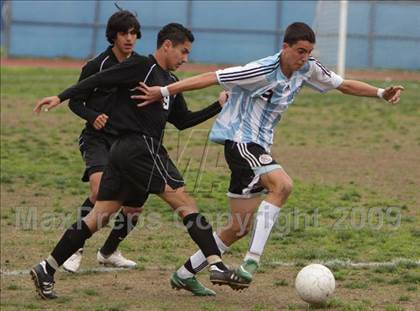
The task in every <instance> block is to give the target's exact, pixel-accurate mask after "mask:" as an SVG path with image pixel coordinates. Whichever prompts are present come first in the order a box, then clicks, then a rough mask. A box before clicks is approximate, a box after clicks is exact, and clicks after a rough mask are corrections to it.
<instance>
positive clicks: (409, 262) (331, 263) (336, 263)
mask: <svg viewBox="0 0 420 311" xmlns="http://www.w3.org/2000/svg"><path fill="white" fill-rule="evenodd" d="M309 263H320V264H323V265H325V266H328V267H330V268H334V267H342V268H355V269H357V268H376V267H398V266H402V267H404V266H405V267H420V260H413V259H406V258H397V259H393V260H391V261H385V262H353V261H351V260H340V259H332V260H326V261H311V262H306V263H302V262H283V261H272V262H268V263H265V264H264V266H269V267H270V266H271V267H294V266H301V265H302V264H304V265H306V264H309ZM146 269H147V270H160V271H162V270H170V271H171V270H173V269H175V267H169V266H168V267H164V266H156V267H147V268H146ZM123 270H130V269H125V268H110V267H99V268H90V269H80V271H79V272H78V273H80V274H83V273H99V272H102V273H105V272H115V271H123ZM0 274H1V276H2V277H3V276H18V275H27V274H29V270H11V271H8V270H0Z"/></svg>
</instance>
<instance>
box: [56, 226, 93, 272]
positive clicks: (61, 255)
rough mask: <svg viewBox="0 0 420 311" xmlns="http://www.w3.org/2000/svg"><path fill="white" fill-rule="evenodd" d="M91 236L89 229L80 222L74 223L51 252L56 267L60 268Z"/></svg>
mask: <svg viewBox="0 0 420 311" xmlns="http://www.w3.org/2000/svg"><path fill="white" fill-rule="evenodd" d="M91 236H92V233H91V232H90V229H89V227H88V226H87V225H86V223H85V222H84V221H83V220H82V221H80V222H75V223H74V224H72V225H71V226H70V228H68V229H67V230H66V232H64V234H63V236H62V237H61V239H60V241H58V243H57V245H56V246H55V248H54V249H53V251H52V252H51V257H53V258H54V260H55V262H56V263H57V266H58V267H60V266H61V265H62V264H63V263H64V262H65V261H66V260H67V259H68V258H69V257H70V256H71V255H73V254H74V253H75V252H76V251H77V250H78V249H79V248H81V247H82V246H83V244H84V243H85V241H86V240H87V239H89V238H90V237H91Z"/></svg>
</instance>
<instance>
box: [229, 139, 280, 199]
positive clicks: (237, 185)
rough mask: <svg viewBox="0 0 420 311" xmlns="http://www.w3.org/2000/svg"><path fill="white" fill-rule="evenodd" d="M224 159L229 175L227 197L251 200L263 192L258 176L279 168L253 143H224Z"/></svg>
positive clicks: (261, 148) (269, 156)
mask: <svg viewBox="0 0 420 311" xmlns="http://www.w3.org/2000/svg"><path fill="white" fill-rule="evenodd" d="M225 159H226V162H227V163H228V165H229V168H230V171H231V175H230V184H229V192H228V196H229V197H231V198H245V199H246V198H252V197H254V196H256V195H260V194H262V193H263V192H264V188H263V187H262V186H261V184H260V183H259V181H260V176H261V175H262V174H264V173H268V172H270V171H272V170H274V169H278V168H281V166H280V165H279V164H277V162H276V161H275V160H274V159H273V158H272V157H271V155H270V154H269V153H267V151H265V149H264V148H263V147H261V146H260V145H258V144H255V143H236V142H233V141H230V140H226V141H225Z"/></svg>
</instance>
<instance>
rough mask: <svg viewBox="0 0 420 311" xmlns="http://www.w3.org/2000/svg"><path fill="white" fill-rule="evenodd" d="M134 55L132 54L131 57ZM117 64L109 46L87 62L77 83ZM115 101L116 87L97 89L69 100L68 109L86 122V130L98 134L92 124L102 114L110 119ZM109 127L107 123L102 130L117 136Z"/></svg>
mask: <svg viewBox="0 0 420 311" xmlns="http://www.w3.org/2000/svg"><path fill="white" fill-rule="evenodd" d="M135 54H136V53H135V52H133V54H132V55H135ZM118 63H119V61H118V59H117V58H116V56H115V55H114V53H113V51H112V46H109V47H108V48H107V49H106V50H105V51H104V52H102V53H101V54H99V55H98V56H96V57H95V58H93V59H91V60H89V61H88V62H87V63H86V64H85V65H84V66H83V68H82V72H81V74H80V77H79V82H80V81H82V80H84V79H86V78H88V77H90V76H92V75H94V74H95V73H97V72H100V71H102V70H106V69H108V68H110V67H112V66H114V65H116V64H118ZM116 99H117V87H108V88H104V87H97V88H95V89H94V90H88V91H86V92H84V93H83V94H80V95H79V96H78V97H76V98H72V99H70V101H69V108H70V109H71V110H72V111H73V112H74V113H75V114H76V115H78V116H79V117H80V118H82V119H85V120H86V121H87V122H86V129H87V130H88V131H95V132H98V130H96V129H95V128H94V127H93V125H92V124H93V122H94V121H95V120H96V118H97V117H98V116H99V115H100V114H102V113H105V114H106V115H107V116H108V117H110V118H112V111H113V109H114V108H115V102H116ZM111 125H112V122H110V123H107V124H106V126H105V127H104V128H103V129H102V130H103V131H104V132H106V133H110V134H117V132H116V130H115V129H113V128H112V126H111ZM102 130H101V131H102Z"/></svg>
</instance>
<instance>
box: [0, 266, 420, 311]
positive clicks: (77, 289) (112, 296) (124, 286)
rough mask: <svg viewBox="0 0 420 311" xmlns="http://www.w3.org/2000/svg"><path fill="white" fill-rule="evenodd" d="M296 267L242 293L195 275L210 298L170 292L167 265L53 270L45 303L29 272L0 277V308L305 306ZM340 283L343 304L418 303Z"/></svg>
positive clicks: (261, 277) (398, 289) (393, 289)
mask: <svg viewBox="0 0 420 311" xmlns="http://www.w3.org/2000/svg"><path fill="white" fill-rule="evenodd" d="M297 271H298V268H294V267H293V268H276V269H273V270H271V271H270V274H258V277H257V278H256V280H255V281H254V283H253V284H252V286H251V287H250V288H249V289H248V290H246V291H242V292H234V291H232V290H231V289H230V288H228V287H218V286H216V287H214V286H212V285H211V284H210V283H209V281H208V279H207V277H208V275H207V273H203V274H201V275H200V276H199V279H200V280H201V281H202V282H203V283H204V284H205V285H206V286H208V287H211V288H213V289H214V290H215V291H216V292H217V296H216V297H194V296H192V295H191V294H190V293H189V292H186V291H175V290H172V289H171V288H170V286H169V282H168V279H169V275H170V273H171V270H168V269H153V270H149V269H146V270H144V271H139V270H133V271H119V272H113V273H95V274H82V275H69V274H65V273H58V274H57V277H56V278H57V283H56V287H55V288H56V290H57V292H58V294H60V296H61V298H60V299H61V300H60V299H59V300H56V301H48V302H46V301H42V300H40V299H39V298H38V297H37V296H36V294H35V291H34V288H33V284H32V282H31V280H30V278H29V276H27V275H25V276H16V277H15V276H14V277H4V278H2V283H1V300H2V310H13V309H14V310H19V309H23V306H24V305H30V304H34V305H38V306H39V307H40V308H42V309H46V310H57V309H59V308H63V307H64V308H65V309H72V310H76V309H77V310H88V309H90V310H92V309H95V308H97V309H101V308H100V306H107V308H112V307H113V308H114V309H115V310H117V309H118V310H120V309H121V310H185V311H188V310H221V309H223V310H290V308H292V309H293V310H307V307H308V305H307V304H306V303H304V302H303V301H302V300H300V299H299V297H298V296H297V294H296V293H295V290H294V285H293V282H294V277H295V275H296V273H297ZM275 280H286V282H287V285H286V286H276V285H275V284H274V282H275ZM344 283H346V282H345V281H343V282H340V281H339V282H337V289H336V293H335V297H336V298H337V299H339V300H340V301H341V302H342V303H344V304H356V303H358V302H361V301H362V300H367V301H369V302H368V303H369V304H370V306H371V308H372V309H371V310H384V309H385V307H386V305H387V304H398V305H400V306H402V307H404V308H405V309H404V310H407V311H408V310H413V311H414V310H418V307H419V306H420V302H419V299H418V297H416V295H415V292H411V294H407V292H406V291H405V287H406V285H401V284H400V285H379V286H374V287H375V289H373V288H371V286H369V287H368V288H367V289H366V288H365V289H348V288H345V287H344V286H343V285H344ZM10 284H14V285H15V287H16V289H14V290H11V289H8V286H10ZM372 287H373V286H372ZM401 296H407V297H408V299H409V301H404V302H400V301H399V299H400V297H401ZM13 304H15V306H17V308H16V307H14V306H13ZM19 307H20V308H19ZM118 307H119V308H118ZM353 307H354V306H353ZM340 309H341V310H342V308H334V307H332V308H328V310H340Z"/></svg>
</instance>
